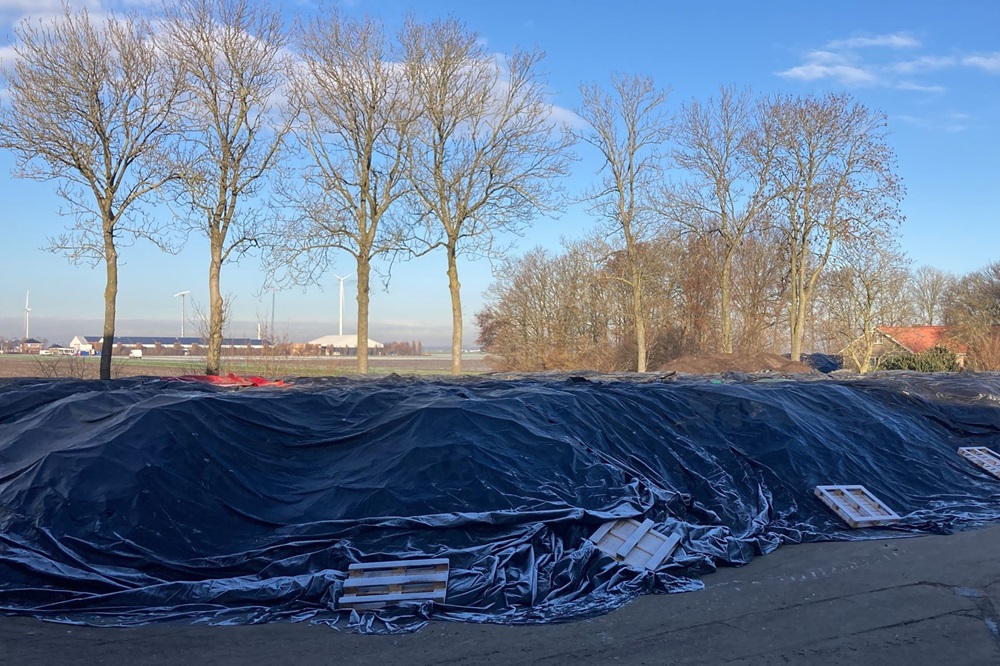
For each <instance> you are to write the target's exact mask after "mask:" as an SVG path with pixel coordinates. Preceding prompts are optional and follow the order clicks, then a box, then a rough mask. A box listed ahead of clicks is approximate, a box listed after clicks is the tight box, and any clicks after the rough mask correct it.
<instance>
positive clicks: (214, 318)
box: [205, 240, 273, 375]
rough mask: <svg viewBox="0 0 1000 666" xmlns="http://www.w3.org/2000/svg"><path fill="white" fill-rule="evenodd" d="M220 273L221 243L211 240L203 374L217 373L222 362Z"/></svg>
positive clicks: (222, 309) (222, 305) (222, 317)
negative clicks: (206, 334)
mask: <svg viewBox="0 0 1000 666" xmlns="http://www.w3.org/2000/svg"><path fill="white" fill-rule="evenodd" d="M221 273H222V244H221V243H220V242H217V241H215V240H213V241H212V262H211V264H209V267H208V300H209V304H208V309H209V317H208V341H207V342H208V350H207V355H206V358H205V374H207V375H218V374H219V369H220V366H221V364H222V363H221V361H222V325H223V319H224V316H225V312H224V304H223V302H222V290H221V287H220V284H219V278H220V275H221ZM272 334H273V332H272Z"/></svg>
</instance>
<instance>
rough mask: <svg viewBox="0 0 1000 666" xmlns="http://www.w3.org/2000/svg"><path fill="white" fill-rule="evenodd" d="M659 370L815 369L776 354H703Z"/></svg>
mask: <svg viewBox="0 0 1000 666" xmlns="http://www.w3.org/2000/svg"><path fill="white" fill-rule="evenodd" d="M659 370H660V372H669V371H673V372H686V373H689V374H693V375H714V374H719V373H722V372H808V373H812V374H816V370H814V369H813V368H811V367H809V366H808V365H806V364H805V363H799V362H798V361H790V360H788V359H787V358H785V357H784V356H778V355H777V354H747V355H743V354H705V355H702V356H681V357H680V358H677V359H674V360H673V361H670V362H668V363H665V364H664V365H663V366H661V367H660V368H659Z"/></svg>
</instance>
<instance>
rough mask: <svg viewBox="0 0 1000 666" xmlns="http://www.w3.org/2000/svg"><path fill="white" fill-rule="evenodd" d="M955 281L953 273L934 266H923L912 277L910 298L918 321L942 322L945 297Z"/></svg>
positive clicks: (925, 322) (922, 322) (932, 323)
mask: <svg viewBox="0 0 1000 666" xmlns="http://www.w3.org/2000/svg"><path fill="white" fill-rule="evenodd" d="M954 281H955V277H954V276H953V275H949V274H948V273H945V272H944V271H942V270H939V269H937V268H934V267H932V266H921V267H920V268H918V269H916V270H915V271H913V273H912V275H911V277H910V300H911V302H912V303H913V307H914V309H915V310H916V315H917V318H918V322H919V323H920V324H923V325H925V326H934V325H935V324H940V323H941V320H942V318H943V316H944V299H945V294H947V293H948V289H949V288H950V287H951V285H952V283H953V282H954Z"/></svg>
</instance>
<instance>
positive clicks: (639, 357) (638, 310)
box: [632, 260, 646, 372]
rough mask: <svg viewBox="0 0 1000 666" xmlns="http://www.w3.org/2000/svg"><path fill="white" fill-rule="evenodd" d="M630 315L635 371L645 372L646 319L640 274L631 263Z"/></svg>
mask: <svg viewBox="0 0 1000 666" xmlns="http://www.w3.org/2000/svg"><path fill="white" fill-rule="evenodd" d="M632 315H633V317H634V319H635V355H636V371H637V372H646V318H645V316H644V315H643V312H642V272H641V271H640V270H639V267H638V266H637V265H636V263H635V261H634V260H633V262H632Z"/></svg>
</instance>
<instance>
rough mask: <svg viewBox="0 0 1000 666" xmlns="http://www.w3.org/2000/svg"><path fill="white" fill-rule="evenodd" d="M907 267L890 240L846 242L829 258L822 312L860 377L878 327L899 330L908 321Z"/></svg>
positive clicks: (865, 369) (867, 365)
mask: <svg viewBox="0 0 1000 666" xmlns="http://www.w3.org/2000/svg"><path fill="white" fill-rule="evenodd" d="M908 263H909V262H908V260H907V259H906V257H905V256H904V255H903V253H902V252H901V251H900V250H899V247H898V244H897V242H896V240H895V239H894V238H884V239H881V241H880V242H879V243H878V244H870V243H865V244H864V245H858V244H853V245H852V244H848V245H846V246H845V247H844V248H843V249H842V251H841V252H840V253H839V254H838V255H837V256H836V257H835V258H834V259H832V260H831V266H832V270H830V271H828V275H827V276H826V277H825V278H824V280H823V281H822V284H823V289H822V292H823V295H822V297H821V299H822V300H823V301H824V303H823V306H824V307H823V311H824V312H825V314H826V317H827V319H828V320H829V325H830V332H831V333H832V335H833V338H834V340H835V342H836V344H837V346H838V347H839V348H840V349H843V352H844V356H845V362H846V361H850V363H851V364H853V366H854V368H855V369H857V371H858V372H860V373H866V372H868V371H869V370H871V369H872V360H873V359H872V356H873V354H874V352H875V348H876V346H877V345H878V343H879V341H880V336H879V333H878V328H879V326H899V325H901V324H903V323H904V322H905V321H906V320H907V319H908V318H909V317H908V316H907V314H906V312H905V311H906V309H907V301H906V285H907V278H908V276H909V266H908Z"/></svg>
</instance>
